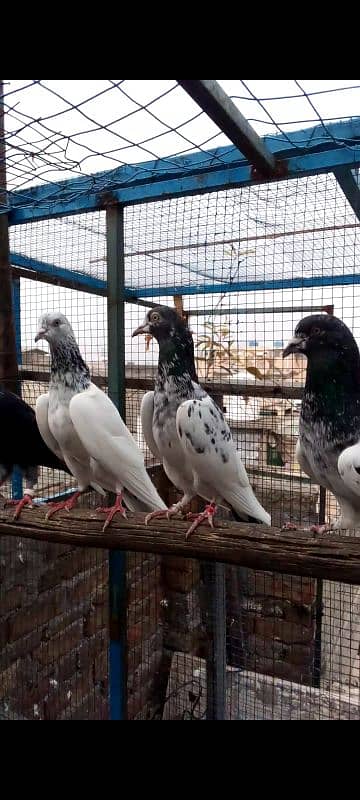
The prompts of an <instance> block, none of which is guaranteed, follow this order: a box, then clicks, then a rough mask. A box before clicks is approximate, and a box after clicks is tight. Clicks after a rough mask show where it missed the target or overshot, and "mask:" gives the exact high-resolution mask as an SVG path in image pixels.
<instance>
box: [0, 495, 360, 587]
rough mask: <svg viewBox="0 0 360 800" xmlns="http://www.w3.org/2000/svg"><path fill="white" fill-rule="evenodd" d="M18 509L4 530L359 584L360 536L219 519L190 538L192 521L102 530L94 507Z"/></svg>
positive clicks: (138, 519)
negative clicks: (48, 514) (53, 512)
mask: <svg viewBox="0 0 360 800" xmlns="http://www.w3.org/2000/svg"><path fill="white" fill-rule="evenodd" d="M13 513H14V511H13V509H3V510H1V511H0V535H11V536H23V537H26V538H30V539H36V540H38V541H50V542H58V543H60V544H72V545H79V546H82V547H101V548H106V549H119V550H132V551H137V552H141V553H159V554H163V555H174V556H182V557H184V556H185V557H189V558H198V559H201V560H203V561H204V560H205V561H219V562H223V563H228V564H236V565H239V566H240V565H241V566H243V567H250V568H252V569H260V570H271V571H276V572H282V573H287V574H290V575H302V576H310V577H313V578H325V579H328V580H336V581H345V582H347V583H354V584H360V539H357V538H356V537H354V536H341V535H334V534H331V535H328V534H322V535H320V536H316V537H314V535H313V534H311V533H308V532H305V531H295V532H284V531H280V530H279V529H278V528H267V527H266V526H263V525H255V524H245V523H243V524H239V523H234V522H224V521H223V520H218V521H217V522H216V528H215V529H214V530H213V531H212V530H211V529H210V528H208V527H207V526H206V525H202V526H201V527H200V528H199V529H198V530H197V531H196V532H195V533H194V534H193V535H192V536H191V537H190V539H188V540H187V541H186V540H185V532H186V530H187V527H188V524H189V523H188V522H186V521H182V520H171V521H167V520H161V521H155V520H154V521H153V522H152V523H150V525H149V526H145V524H144V514H134V515H132V514H130V513H129V518H128V519H127V520H123V519H121V518H117V517H115V518H114V520H113V522H112V523H111V526H110V527H109V528H108V529H107V531H106V533H102V526H103V524H104V519H103V516H102V515H100V514H98V513H96V512H95V511H93V510H90V509H78V510H75V511H72V512H71V513H67V512H64V513H61V514H59V515H57V516H56V517H54V518H52V519H51V520H49V521H48V522H46V521H45V508H34V509H32V510H30V509H29V510H27V509H24V511H23V512H22V514H21V517H20V519H19V520H18V521H17V522H13V521H12V516H13Z"/></svg>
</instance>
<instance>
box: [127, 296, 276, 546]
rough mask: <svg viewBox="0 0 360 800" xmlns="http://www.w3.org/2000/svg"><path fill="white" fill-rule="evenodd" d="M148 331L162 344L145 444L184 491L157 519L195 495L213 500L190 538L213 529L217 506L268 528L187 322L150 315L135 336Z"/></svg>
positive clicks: (146, 408)
mask: <svg viewBox="0 0 360 800" xmlns="http://www.w3.org/2000/svg"><path fill="white" fill-rule="evenodd" d="M141 333H149V334H151V335H152V336H154V338H155V339H157V341H158V344H159V368H158V375H157V378H156V381H155V391H154V392H147V394H146V395H145V396H144V398H143V401H142V405H141V422H142V428H143V432H144V436H145V440H146V443H147V445H148V447H149V448H150V450H151V451H152V453H153V454H154V455H155V457H157V458H158V459H159V460H160V461H161V462H162V464H163V467H164V470H165V472H166V474H167V476H168V478H169V479H170V480H171V482H172V483H173V484H174V485H175V486H176V487H177V489H179V490H181V491H182V492H183V493H184V496H183V498H182V499H181V500H180V502H179V503H176V505H174V506H172V507H171V508H170V509H168V510H166V511H156V512H153V513H152V514H149V515H148V517H147V519H148V520H149V519H151V518H152V517H154V516H161V515H162V514H163V515H167V516H168V517H169V516H172V515H173V514H176V513H177V512H182V511H183V510H184V509H185V507H186V506H188V505H189V503H190V501H191V500H192V498H193V497H195V496H196V495H200V497H203V498H204V499H205V500H207V501H208V502H209V505H207V506H206V508H205V510H204V512H203V513H202V514H198V515H196V518H195V522H194V524H193V525H192V526H191V527H190V528H189V530H188V532H187V536H188V535H190V533H191V532H192V531H193V530H195V528H196V527H197V526H198V525H199V524H200V523H201V522H202V521H205V520H207V521H208V522H209V524H210V525H212V524H213V523H212V520H213V516H214V513H215V511H216V504H219V505H222V506H224V507H225V508H228V509H229V508H230V509H231V510H232V511H233V512H234V513H235V515H236V516H237V518H242V519H246V520H247V519H248V518H249V517H250V518H252V519H254V520H256V521H258V522H263V523H265V524H266V525H270V516H269V514H267V512H266V511H265V510H264V509H263V507H262V506H261V505H260V503H259V502H258V500H257V499H256V497H255V495H254V493H253V490H252V488H251V486H250V483H249V479H248V476H247V474H246V471H245V468H244V466H243V464H242V461H241V459H240V455H239V453H238V452H237V450H236V447H235V444H234V442H233V439H232V436H231V432H230V428H229V426H228V424H227V422H226V420H225V419H224V416H223V414H222V412H221V410H220V409H219V408H218V406H217V405H216V403H214V401H213V400H212V399H211V398H210V397H209V395H208V394H207V393H206V392H205V391H204V389H202V387H201V386H200V385H199V383H198V379H197V374H196V370H195V361H194V344H193V339H192V336H191V333H190V331H189V329H188V328H187V326H186V324H185V323H184V322H183V320H182V319H180V317H179V315H178V314H177V312H176V311H175V310H174V309H171V308H168V307H167V306H159V307H156V308H153V309H151V310H150V311H148V313H147V315H146V317H145V321H144V323H143V325H140V327H139V328H137V329H136V331H134V333H133V336H137V335H138V334H141Z"/></svg>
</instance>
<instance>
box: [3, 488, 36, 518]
mask: <svg viewBox="0 0 360 800" xmlns="http://www.w3.org/2000/svg"><path fill="white" fill-rule="evenodd" d="M6 506H16V508H15V514H14V516H13V522H15V521H16V520H17V519H19V517H20V514H21V512H22V510H23V508H24V506H30V508H33V507H34V504H33V500H32V497H31V495H29V494H24V497H22V498H21V500H7V501H6V503H5V504H4V508H6Z"/></svg>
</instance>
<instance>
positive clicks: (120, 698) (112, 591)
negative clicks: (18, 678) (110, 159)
mask: <svg viewBox="0 0 360 800" xmlns="http://www.w3.org/2000/svg"><path fill="white" fill-rule="evenodd" d="M106 235H107V287H108V365H109V395H110V397H111V399H112V401H113V402H114V403H115V405H116V407H117V408H118V409H119V411H120V414H121V416H122V417H123V419H125V302H124V283H125V281H124V274H125V267H124V264H125V261H124V209H123V207H122V206H113V207H111V208H108V209H107V210H106ZM126 627H127V626H126V553H122V552H120V551H116V550H112V551H110V553H109V637H110V649H109V672H110V698H109V699H110V719H111V720H124V719H126V716H127V642H126Z"/></svg>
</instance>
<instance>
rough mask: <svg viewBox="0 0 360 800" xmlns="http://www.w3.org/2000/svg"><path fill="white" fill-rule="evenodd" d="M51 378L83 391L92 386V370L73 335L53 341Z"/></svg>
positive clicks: (53, 381)
mask: <svg viewBox="0 0 360 800" xmlns="http://www.w3.org/2000/svg"><path fill="white" fill-rule="evenodd" d="M50 347H51V380H52V383H63V384H64V385H65V386H66V387H68V388H69V389H74V390H77V391H83V390H84V389H87V388H88V387H89V386H90V383H91V379H90V370H89V367H88V366H87V364H85V361H84V360H83V359H82V357H81V354H80V350H79V347H78V344H77V342H76V341H75V339H73V338H72V337H68V338H67V339H65V340H62V341H60V342H56V344H53V343H51V345H50Z"/></svg>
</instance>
